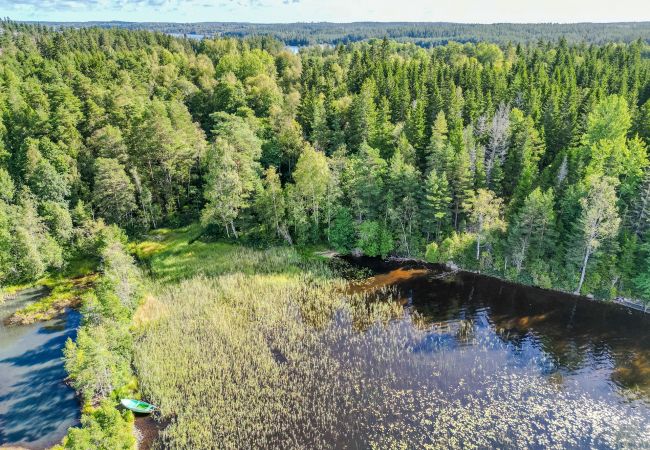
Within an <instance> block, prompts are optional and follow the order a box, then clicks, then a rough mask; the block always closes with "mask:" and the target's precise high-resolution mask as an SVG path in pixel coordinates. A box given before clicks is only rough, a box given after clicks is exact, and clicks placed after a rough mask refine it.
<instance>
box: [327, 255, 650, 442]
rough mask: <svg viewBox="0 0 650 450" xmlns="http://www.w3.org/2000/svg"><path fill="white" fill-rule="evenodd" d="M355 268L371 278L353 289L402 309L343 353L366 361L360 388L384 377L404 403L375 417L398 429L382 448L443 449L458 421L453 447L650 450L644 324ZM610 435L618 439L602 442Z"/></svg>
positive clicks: (633, 314) (489, 288) (540, 294)
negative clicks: (645, 449)
mask: <svg viewBox="0 0 650 450" xmlns="http://www.w3.org/2000/svg"><path fill="white" fill-rule="evenodd" d="M355 265H357V266H363V267H367V268H370V269H372V270H373V273H374V276H372V277H370V278H368V279H366V280H364V281H362V282H360V283H358V284H356V285H355V287H354V288H353V290H355V291H366V292H374V293H375V294H374V296H376V297H377V298H378V299H385V298H392V300H393V301H395V300H397V301H399V302H400V303H402V304H403V305H404V308H405V309H404V317H403V318H402V319H398V320H395V321H393V323H392V324H390V325H389V326H388V327H383V328H379V327H374V328H371V329H369V330H366V331H365V332H364V333H363V334H362V336H361V337H356V336H354V335H352V334H350V335H349V336H346V341H345V343H344V344H342V345H344V346H345V352H346V359H347V358H349V357H348V356H347V355H350V354H353V353H354V352H359V358H361V359H365V362H364V364H363V366H364V370H366V371H368V376H367V377H366V378H367V379H368V380H379V379H382V378H384V377H385V375H386V374H390V377H391V379H392V380H393V381H390V382H389V383H388V384H389V385H390V388H391V390H395V391H396V392H401V393H405V395H404V399H405V400H404V406H403V407H395V406H394V405H391V407H390V409H391V411H390V412H386V413H382V414H378V416H381V415H383V414H386V416H387V417H388V416H390V415H391V414H393V415H394V418H393V419H391V420H388V421H387V422H386V423H387V425H386V429H390V426H391V425H392V424H394V423H400V425H399V427H394V428H393V429H394V430H397V429H398V428H399V432H393V434H394V436H393V437H395V436H396V439H393V437H390V438H388V437H387V436H388V434H384V435H382V436H381V437H380V438H378V440H377V439H376V440H375V442H379V443H380V446H381V445H390V444H393V443H395V442H399V443H402V444H403V443H406V444H408V445H416V444H417V442H421V443H425V442H426V441H427V439H428V438H427V436H429V437H430V438H431V442H432V443H434V442H437V443H440V439H441V438H442V439H443V440H444V439H446V437H445V435H444V434H440V430H439V429H438V430H436V424H439V425H444V427H446V428H448V427H449V425H450V424H456V423H458V424H459V425H461V426H460V427H459V429H458V430H456V431H454V433H452V434H449V436H448V438H450V439H451V438H452V437H453V438H454V439H456V438H458V439H459V440H458V441H457V443H458V442H460V444H458V445H456V446H461V447H462V446H463V445H464V443H465V444H470V443H471V444H478V445H479V446H480V445H481V444H480V442H479V440H480V439H484V441H483V445H487V446H493V445H499V444H501V445H503V446H505V447H508V448H509V447H521V446H524V447H529V448H531V447H532V448H547V447H548V446H557V447H561V448H567V447H570V448H584V447H591V448H618V447H630V446H631V447H635V448H636V447H637V446H639V445H647V440H646V441H644V439H647V437H648V436H650V434H649V433H650V314H644V313H642V312H639V311H635V310H630V309H627V308H625V307H623V306H619V305H615V304H609V303H602V302H594V301H591V300H588V299H585V298H581V297H577V296H572V295H568V294H561V293H556V292H551V291H546V290H542V289H537V288H531V287H526V286H520V285H516V284H511V283H506V282H502V281H500V280H497V279H494V278H490V277H485V276H481V275H477V274H472V273H466V272H457V273H445V272H444V271H443V270H442V269H441V268H440V269H436V268H432V267H431V266H425V265H423V264H418V263H403V264H400V263H386V262H380V261H377V260H371V259H360V260H355ZM343 321H345V319H343ZM336 326H341V321H340V320H339V323H338V324H337V325H336ZM353 340H357V342H356V343H354V342H352V341H353ZM391 348H392V349H391ZM400 348H402V349H405V350H406V351H403V350H400ZM351 359H355V358H354V357H353V358H351ZM384 392H386V390H385V389H384ZM382 395H383V394H381V395H377V396H376V397H375V398H374V399H373V400H371V401H369V403H371V404H377V403H378V402H379V401H380V400H378V399H380V398H381V396H382ZM441 398H442V400H441ZM441 401H442V403H446V404H447V405H448V407H447V406H444V405H442V406H440V405H438V403H440V402H441ZM427 411H428V412H427ZM436 421H438V422H436ZM508 422H511V423H508ZM522 423H526V425H522ZM404 424H406V425H404ZM528 424H530V429H527V428H526V427H528V426H529V425H528ZM610 425H611V427H612V429H616V430H617V431H616V433H618V434H616V433H614V434H610V435H606V433H605V434H603V435H600V431H602V429H604V428H607V427H609V426H610ZM473 429H476V430H477V433H475V434H472V431H470V430H473ZM446 431H447V430H446ZM446 431H445V432H446ZM492 431H494V432H493V433H492ZM389 434H390V433H389ZM365 438H366V437H363V440H365ZM418 440H420V441H418ZM360 442H361V441H360ZM359 445H360V446H361V447H363V444H361V443H359ZM346 446H347V445H346Z"/></svg>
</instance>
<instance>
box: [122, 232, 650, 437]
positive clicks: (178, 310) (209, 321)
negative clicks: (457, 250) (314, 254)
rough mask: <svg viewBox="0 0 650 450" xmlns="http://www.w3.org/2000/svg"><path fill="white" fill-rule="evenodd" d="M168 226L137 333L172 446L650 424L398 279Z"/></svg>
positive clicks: (632, 428)
mask: <svg viewBox="0 0 650 450" xmlns="http://www.w3.org/2000/svg"><path fill="white" fill-rule="evenodd" d="M170 233H172V237H171V238H170V237H169V236H167V237H165V238H163V239H161V240H160V241H159V242H158V244H159V246H157V248H156V250H155V251H154V252H153V253H152V254H150V255H149V256H148V257H149V258H151V263H152V264H151V266H150V267H151V272H152V273H153V274H154V276H156V275H158V276H159V278H158V280H157V282H156V284H155V286H154V292H153V296H152V299H151V300H150V301H149V302H145V303H144V305H146V306H143V307H141V310H139V311H138V312H136V317H137V316H138V314H140V315H141V317H142V321H141V322H140V325H138V327H137V328H136V339H135V345H134V349H135V352H134V362H135V367H136V370H137V375H138V378H139V381H140V389H141V392H142V394H143V395H144V397H145V398H147V399H148V400H150V401H152V402H153V403H155V404H157V405H158V406H159V408H160V409H159V414H160V415H159V417H158V419H159V420H161V421H163V422H165V423H169V425H168V426H167V427H166V428H165V429H164V430H163V431H162V433H161V435H160V437H159V439H158V441H157V443H156V445H157V447H159V448H181V449H190V448H207V449H209V448H333V447H336V448H368V447H371V448H490V447H495V446H496V447H501V448H567V447H572V448H588V447H607V448H610V447H616V448H618V447H638V446H639V445H640V444H643V443H645V442H648V440H649V439H650V420H649V419H648V417H647V415H644V412H643V410H640V409H637V408H635V406H634V404H633V403H630V404H614V403H612V402H610V401H608V399H600V398H594V397H593V396H592V395H590V394H589V393H588V392H585V391H584V390H582V389H580V387H579V386H573V385H567V384H566V383H565V384H562V385H558V384H557V383H554V382H552V381H551V380H548V379H547V378H545V377H543V376H541V375H540V371H539V366H540V365H543V364H542V363H543V361H531V362H530V364H529V365H525V366H523V367H514V368H513V367H512V364H511V363H512V362H511V361H508V360H506V359H504V358H505V356H504V355H506V354H507V352H505V351H503V350H504V349H503V346H504V345H507V344H506V343H504V342H503V341H502V340H500V339H498V338H497V337H495V335H494V334H493V333H492V334H491V333H486V332H482V331H481V329H480V327H478V326H476V324H474V323H473V322H472V321H459V322H453V323H452V322H450V323H436V324H430V323H426V322H424V321H422V320H421V319H420V318H418V317H417V316H416V315H413V314H411V313H410V312H409V310H408V309H404V308H403V307H402V306H401V305H399V304H398V302H397V300H398V299H397V298H396V297H395V292H394V291H393V290H391V289H388V288H386V287H383V288H381V289H379V290H378V292H379V294H380V296H382V298H381V299H377V298H375V299H374V301H368V298H366V297H365V296H364V294H363V293H360V292H350V290H349V289H346V287H347V285H346V283H345V282H344V281H343V280H341V279H339V278H337V277H336V276H335V273H333V271H332V269H331V268H329V267H327V266H326V265H323V264H322V263H321V262H320V261H318V260H309V261H307V262H305V261H304V259H302V258H301V257H300V256H299V255H296V253H295V252H294V251H293V250H291V249H272V250H268V251H262V250H254V249H241V248H237V247H234V246H232V245H229V244H206V243H198V242H194V243H193V244H187V240H186V239H185V237H186V235H185V236H183V234H184V233H187V232H182V233H178V234H177V232H170ZM150 247H151V246H150ZM177 264H182V265H183V267H176V265H177ZM192 271H196V273H195V274H194V275H192ZM177 280H178V282H177ZM375 297H376V296H375ZM381 300H383V301H381ZM450 338H453V339H450ZM451 341H453V342H454V343H455V344H454V345H458V348H455V349H454V351H453V352H452V351H448V349H447V348H446V346H447V345H450V344H449V342H451ZM432 352H433V353H432ZM432 354H434V355H435V357H432ZM468 368H470V369H468Z"/></svg>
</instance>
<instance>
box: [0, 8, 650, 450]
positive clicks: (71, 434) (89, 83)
mask: <svg viewBox="0 0 650 450" xmlns="http://www.w3.org/2000/svg"><path fill="white" fill-rule="evenodd" d="M639 26H640V27H641V28H643V27H642V26H641V25H639ZM578 28H580V27H578ZM477 30H479V31H480V28H477ZM375 31H376V30H375ZM628 32H629V30H628ZM574 37H575V36H574ZM622 40H623V41H628V42H626V43H596V42H586V41H578V40H576V39H574V38H572V39H565V38H563V37H557V38H554V39H549V40H537V39H536V40H534V42H532V41H529V40H519V41H518V40H517V39H513V42H512V43H509V42H507V41H498V43H493V42H487V41H481V42H478V43H456V42H448V43H445V45H438V46H428V45H427V46H426V48H424V47H423V46H418V45H416V44H415V43H414V42H399V41H398V40H394V39H389V38H388V37H386V38H384V37H383V36H379V37H378V38H373V39H369V40H363V41H360V42H351V43H347V44H343V43H338V44H337V45H336V46H320V45H315V46H307V47H304V48H301V49H300V51H299V52H298V53H295V52H294V51H292V49H289V48H287V47H286V46H285V42H282V41H279V40H277V39H276V38H275V37H273V36H262V35H251V36H246V37H220V38H215V39H201V40H196V39H187V38H180V37H174V36H171V35H168V34H164V33H161V32H152V31H139V30H127V29H122V28H119V27H118V28H98V27H97V28H95V27H80V28H78V29H75V28H73V27H62V28H53V27H47V26H43V25H30V24H24V23H16V22H12V21H9V20H5V21H2V22H0V283H1V284H2V285H3V286H4V287H5V289H4V290H3V294H6V297H7V298H8V299H10V300H9V301H7V304H11V303H12V302H11V299H12V295H13V296H14V297H13V298H14V299H15V296H16V293H18V294H17V295H18V296H20V295H22V294H21V293H24V292H25V287H26V286H27V287H33V286H35V285H39V286H40V285H42V286H45V287H46V288H47V292H46V293H45V294H43V295H42V296H41V297H39V299H38V300H36V301H34V302H32V303H28V304H27V305H26V306H24V307H22V308H20V309H18V306H16V308H14V310H13V311H14V312H13V313H12V315H11V316H10V317H8V318H6V319H4V320H3V322H2V324H3V325H2V326H4V324H8V325H7V326H9V325H15V324H33V322H35V321H48V320H51V319H52V318H54V317H57V316H61V315H66V314H70V311H71V308H72V309H75V308H76V309H77V310H78V312H77V314H79V313H80V315H81V316H82V318H80V319H79V321H80V324H77V325H78V327H77V325H75V327H74V330H76V331H74V334H73V336H69V337H70V339H67V341H66V343H65V349H64V350H63V352H64V356H65V358H64V360H65V362H64V363H63V362H61V357H60V356H61V355H60V347H63V340H60V342H59V341H57V342H58V344H60V345H59V347H57V348H55V347H56V343H52V342H53V341H51V342H49V343H46V344H44V345H43V346H42V347H38V348H37V350H30V349H29V348H21V351H24V352H25V353H24V355H23V359H22V360H21V359H20V356H18V357H17V356H15V355H13V356H10V357H8V356H6V355H3V354H1V353H0V369H2V370H5V369H3V367H4V368H6V367H9V365H10V366H12V367H13V366H20V364H21V363H22V364H24V365H25V366H28V367H29V366H30V364H32V365H33V364H34V361H39V358H41V357H43V356H42V355H43V353H44V351H43V348H44V347H46V346H47V345H49V346H50V347H52V348H54V350H56V352H55V353H54V354H55V356H54V358H55V359H56V361H57V362H58V363H59V364H60V365H61V366H63V365H65V370H64V371H65V372H66V373H67V374H68V382H69V384H70V386H71V388H73V389H74V391H75V392H76V394H77V395H78V400H74V399H73V400H74V401H72V402H71V404H72V410H73V412H72V415H71V419H70V420H71V423H72V424H73V425H74V424H79V420H77V419H78V416H79V408H78V406H79V405H78V403H79V401H81V403H82V412H81V418H80V427H74V426H72V427H71V428H70V429H69V431H68V434H67V436H65V437H63V435H62V434H61V433H59V435H57V438H56V439H57V442H59V441H60V442H61V447H57V448H72V449H87V448H99V449H115V448H122V449H132V448H134V446H135V445H136V441H137V442H138V444H137V445H138V446H140V447H139V448H148V447H147V446H146V445H144V446H141V444H142V442H143V439H145V441H146V439H150V442H149V444H148V445H151V442H153V441H154V440H155V442H156V444H155V445H157V447H155V448H192V449H193V448H215V446H219V448H240V447H246V448H331V447H337V446H338V447H340V448H366V447H374V448H418V447H419V446H420V445H422V442H423V439H425V438H426V439H428V440H429V441H430V442H431V445H432V447H436V446H444V447H449V448H466V447H468V446H481V447H488V448H489V447H495V446H506V447H512V448H530V447H549V448H566V447H575V448H581V447H592V448H615V447H616V448H617V447H635V446H638V445H639V443H643V442H647V439H648V430H650V428H648V425H647V424H648V413H647V411H648V410H647V395H648V392H650V391H648V389H649V388H648V387H649V386H650V378H649V377H648V373H649V372H648V361H649V359H648V345H649V344H648V341H647V339H646V335H647V321H646V322H644V320H646V316H645V314H643V313H642V312H640V311H634V314H637V313H638V315H633V314H632V311H628V310H625V309H622V307H620V306H615V305H605V304H599V303H596V302H590V301H587V300H585V299H578V298H576V297H569V296H566V295H560V294H558V293H549V292H543V291H540V290H534V289H529V288H524V287H522V286H520V285H516V286H515V287H513V285H510V284H508V283H503V282H501V281H499V280H495V279H494V278H488V277H482V276H479V275H476V274H471V273H469V272H456V271H445V274H446V275H445V276H448V277H453V276H456V275H458V277H457V278H453V283H455V284H445V283H447V281H448V280H449V279H451V278H447V279H445V280H447V281H444V280H443V281H441V280H442V278H440V279H438V278H435V277H433V278H429V279H427V280H428V281H427V283H429V284H427V285H426V286H425V288H424V289H423V288H422V285H418V284H417V280H416V281H415V282H413V283H414V284H408V283H409V280H411V278H417V277H418V276H424V275H423V273H427V274H431V273H432V269H431V267H432V266H431V265H428V266H426V267H427V268H428V269H426V270H425V269H422V267H421V266H422V265H421V264H420V262H413V261H410V260H426V261H428V262H430V263H442V264H446V265H447V267H448V268H449V267H453V266H456V267H458V268H461V269H465V270H466V271H471V272H480V273H481V274H484V275H491V276H494V277H499V278H502V279H505V280H508V281H513V282H516V283H519V284H524V285H533V286H538V287H543V288H548V289H554V290H559V291H565V292H569V293H577V294H581V295H589V296H593V297H595V298H597V299H600V300H604V301H610V300H613V299H615V298H627V299H631V300H632V301H634V302H638V303H642V304H645V305H647V304H648V303H650V159H649V156H648V146H649V145H650V45H649V44H648V40H647V38H645V39H644V38H643V36H641V37H640V38H638V39H636V40H634V39H622ZM329 250H334V251H335V252H336V253H338V254H341V255H365V256H369V257H375V259H372V261H374V262H375V263H378V261H379V258H382V259H386V258H388V257H395V258H394V259H393V262H394V261H398V263H397V264H401V263H402V262H403V260H402V259H401V258H405V259H407V260H409V261H407V262H406V263H405V264H406V266H405V267H406V269H404V268H403V267H400V268H399V269H397V270H395V271H391V272H390V274H392V275H389V276H388V277H386V278H381V276H377V277H370V278H364V279H365V281H364V282H365V283H366V284H363V283H360V284H355V283H356V282H357V281H358V280H357V278H363V277H367V272H365V271H363V270H362V269H360V268H358V267H357V268H356V269H354V268H352V266H348V265H346V264H348V263H346V262H344V261H341V260H339V259H336V258H335V259H333V260H329V259H326V258H325V257H326V256H328V255H329V256H331V253H332V252H330V251H329ZM366 261H367V260H366ZM411 263H412V264H415V265H414V266H413V267H416V269H415V270H413V267H411V266H410V265H409V264H411ZM382 264H390V263H387V262H383V263H382ZM418 264H419V265H418ZM377 273H379V272H377ZM348 275H349V278H346V277H347V276H348ZM384 275H385V274H384ZM391 276H392V277H396V278H391ZM427 276H429V275H427ZM436 276H437V275H436ZM400 277H402V278H400ZM471 277H475V278H471ZM368 280H370V281H368ZM396 280H397V281H401V282H405V283H407V284H406V285H401V286H402V287H404V286H406V287H407V288H408V289H410V292H411V294H409V296H410V298H411V300H412V298H413V295H412V292H413V291H414V290H416V291H417V289H420V291H419V292H418V293H417V296H419V298H421V299H424V301H425V303H426V302H428V303H426V305H431V304H434V303H435V302H437V303H435V304H436V305H438V306H439V307H440V308H441V309H440V310H439V311H437V312H436V311H435V308H431V309H426V308H428V307H429V306H426V307H425V308H424V309H420V310H416V309H414V308H412V307H411V306H412V305H411V303H412V301H411V300H409V299H406V300H405V299H404V298H403V296H400V295H401V294H400V291H399V289H400V287H399V286H398V283H397V282H396ZM411 281H412V280H411ZM466 281H467V284H465V282H466ZM491 283H498V284H491ZM506 285H507V286H506ZM351 286H352V287H351ZM359 286H365V288H368V286H370V287H371V288H372V289H374V290H372V289H369V290H364V289H365V288H359ZM450 286H453V288H452V289H451V290H450ZM475 286H478V287H477V291H478V294H477V295H476V296H475V295H474V291H475ZM491 286H492V287H491ZM494 286H499V288H498V289H497V291H498V294H497V293H496V292H491V291H492V290H494V289H493V287H494ZM504 286H505V287H504ZM508 286H509V287H508ZM355 289H356V290H355ZM502 289H505V290H506V291H508V292H509V293H504V294H503V295H502V291H501V290H502ZM517 289H521V290H520V291H519V290H517ZM522 292H523V294H522ZM511 294H512V295H511ZM432 296H433V297H432ZM436 296H437V297H436ZM490 296H493V297H490ZM475 297H479V300H476V299H475ZM547 297H548V298H547ZM461 298H462V302H465V303H463V304H462V305H460V302H461ZM509 298H513V299H515V300H516V301H515V300H512V301H510V300H508V299H509ZM375 300H379V301H375ZM476 302H478V303H476ZM481 302H483V303H481ZM17 303H20V302H17ZM2 304H3V299H0V305H2ZM405 304H406V305H407V307H406V308H405V307H404V305H405ZM440 305H442V306H440ZM450 305H451V306H450ZM486 305H487V306H486ZM521 305H523V306H521ZM438 306H436V307H438ZM461 306H462V307H461ZM520 307H521V309H520ZM444 308H449V309H444ZM508 308H510V309H508ZM598 308H600V309H598ZM608 308H609V309H608ZM617 308H618V309H617ZM2 311H5V310H2ZM7 311H8V309H7ZM431 311H434V312H431ZM489 311H492V312H489ZM576 311H577V313H576ZM621 311H624V312H621ZM436 314H437V315H436ZM575 317H577V318H576V319H575V321H574V318H575ZM450 318H451V319H450ZM488 319H489V320H488ZM567 321H569V322H567ZM47 323H49V322H47ZM48 326H49V325H48ZM66 326H68V325H66ZM54 328H55V327H50V329H49V331H47V333H50V332H54V331H52V330H53V329H54ZM24 329H27V330H28V329H29V328H24ZM602 330H605V331H602ZM0 331H4V328H2V327H1V326H0ZM39 333H40V332H39ZM39 333H36V334H39ZM47 333H41V334H47ZM6 336H9V338H11V336H10V335H9V334H7V335H6ZM73 337H74V339H73ZM9 338H8V339H9ZM644 339H645V340H644ZM7 342H10V340H8V341H7ZM21 342H22V341H21ZM19 345H23V344H22V343H20V342H19ZM603 348H605V349H606V351H602V349H603ZM54 350H53V351H54ZM34 352H36V353H34ZM39 352H40V353H39ZM603 354H605V356H603ZM35 355H36V356H35ZM500 358H506V359H504V360H502V359H500ZM518 358H520V359H518ZM598 358H601V359H598ZM602 358H607V359H606V361H608V362H607V364H609V365H607V367H610V365H611V368H612V370H611V374H610V373H609V372H607V370H605V369H602V367H604V366H605V364H604V363H602V361H605V360H604V359H602ZM503 361H506V362H505V363H504V362H503ZM512 361H514V363H513V362H512ZM592 361H598V364H596V363H594V364H593V367H591V366H589V367H588V369H589V370H591V371H592V372H589V373H595V372H594V371H600V372H599V374H598V376H594V378H593V380H595V381H593V386H596V385H597V384H598V383H600V381H603V383H604V385H605V387H604V388H602V389H603V390H602V391H598V392H605V393H606V395H605V396H601V397H598V396H596V395H595V394H593V393H590V392H587V391H586V390H582V386H581V385H582V384H584V383H582V381H583V380H581V379H579V378H578V379H577V381H576V380H574V379H572V378H571V377H572V376H573V375H574V372H575V371H577V372H580V370H581V369H582V368H585V367H587V365H588V364H592ZM2 364H5V366H2ZM7 364H8V365H7ZM594 367H597V369H594ZM33 370H34V373H33V374H32V373H29V376H30V377H31V378H30V379H28V380H26V381H24V382H17V383H16V384H14V385H12V386H17V385H18V386H22V384H21V383H24V386H28V387H30V389H20V392H18V391H16V392H13V391H11V392H10V394H7V395H5V394H4V391H3V392H0V393H2V394H3V395H2V397H3V399H0V413H3V410H2V407H4V404H3V403H2V402H3V401H5V402H6V401H7V399H8V401H9V402H14V403H11V406H12V408H13V409H12V411H10V413H13V415H14V417H17V421H18V422H19V425H17V426H16V428H18V429H21V427H23V421H24V418H25V417H28V416H29V417H30V418H31V420H32V421H38V420H42V421H51V422H56V426H58V425H59V422H57V418H56V417H54V416H56V415H57V414H58V412H57V414H54V415H52V414H50V415H46V414H42V415H37V414H34V415H32V413H33V411H32V408H33V407H34V405H35V404H40V402H41V399H39V398H36V397H38V395H39V394H38V389H41V390H47V389H49V387H47V386H49V385H47V380H54V382H57V383H58V381H59V380H58V378H57V376H55V375H52V374H49V375H48V374H46V376H47V377H49V378H47V379H45V378H39V375H38V372H37V370H38V368H34V369H33ZM557 374H559V376H558V377H557V378H553V377H555V376H556V375H557ZM19 375H20V376H24V374H19ZM565 376H566V383H565V384H564V385H563V386H566V387H567V388H566V389H564V388H563V389H558V388H557V384H558V383H564V381H563V377H565ZM17 378H19V377H17ZM35 380H36V381H35ZM450 380H451V381H450ZM0 381H2V379H0ZM12 381H13V380H12ZM586 384H588V385H589V386H592V385H591V384H589V383H586ZM35 385H38V386H35ZM44 386H45V387H44ZM56 386H58V388H57V387H55V388H53V389H62V388H65V389H70V388H68V387H65V386H63V385H62V383H58V384H57V385H56ZM360 386H361V387H360ZM599 386H600V385H599ZM70 390H71V389H70ZM32 391H33V392H32ZM34 392H36V393H34ZM57 392H59V391H57ZM594 392H596V388H594ZM598 392H597V393H598ZM592 394H593V395H592ZM610 394H611V395H610ZM12 395H14V396H15V398H19V396H20V395H27V396H29V395H31V396H32V397H28V398H27V399H26V400H24V401H23V402H19V401H14V400H13V398H12V397H11V396H12ZM619 397H620V398H624V399H625V401H619ZM125 398H133V399H141V398H142V399H146V400H147V401H151V402H153V403H154V404H155V405H156V406H157V409H156V410H155V412H154V414H153V415H152V416H150V417H147V418H142V417H137V418H136V417H134V416H133V414H131V413H130V412H128V411H125V410H124V409H123V408H121V406H120V401H121V400H123V399H125ZM54 400H56V398H55V397H54V396H53V401H54ZM643 402H646V403H643ZM122 404H123V403H122ZM643 405H646V406H643ZM69 406H70V405H68V407H69ZM20 408H22V409H20ZM10 413H6V417H8V418H10ZM10 422H11V421H10V420H6V423H7V424H8V425H6V426H7V427H9V426H11V423H10ZM36 423H38V422H36ZM134 424H135V425H134ZM147 427H149V431H151V430H152V429H153V431H151V434H152V435H153V438H151V437H150V438H143V435H145V434H146V433H144V434H143V431H142V430H145V431H146V430H147ZM33 428H34V429H36V428H38V427H36V426H33ZM42 428H43V429H44V428H45V426H43V427H42ZM54 428H56V427H54ZM134 430H136V431H134ZM387 430H389V431H387ZM37 431H38V430H37ZM34 433H35V432H34ZM28 437H29V436H28ZM32 437H33V436H32ZM37 437H38V436H37ZM11 438H12V434H11V433H10V432H5V431H2V432H0V445H3V444H5V443H9V444H14V443H16V442H18V443H19V444H21V443H23V441H21V440H20V439H19V438H16V439H15V440H14V441H11V440H9V439H11ZM62 438H63V440H62V441H61V439H62ZM34 439H36V438H34ZM5 441H6V442H5ZM429 441H427V442H429ZM25 442H26V441H25ZM55 443H56V442H54V444H55ZM215 443H218V444H215ZM30 445H31V444H30ZM346 446H347V447H346Z"/></svg>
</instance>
